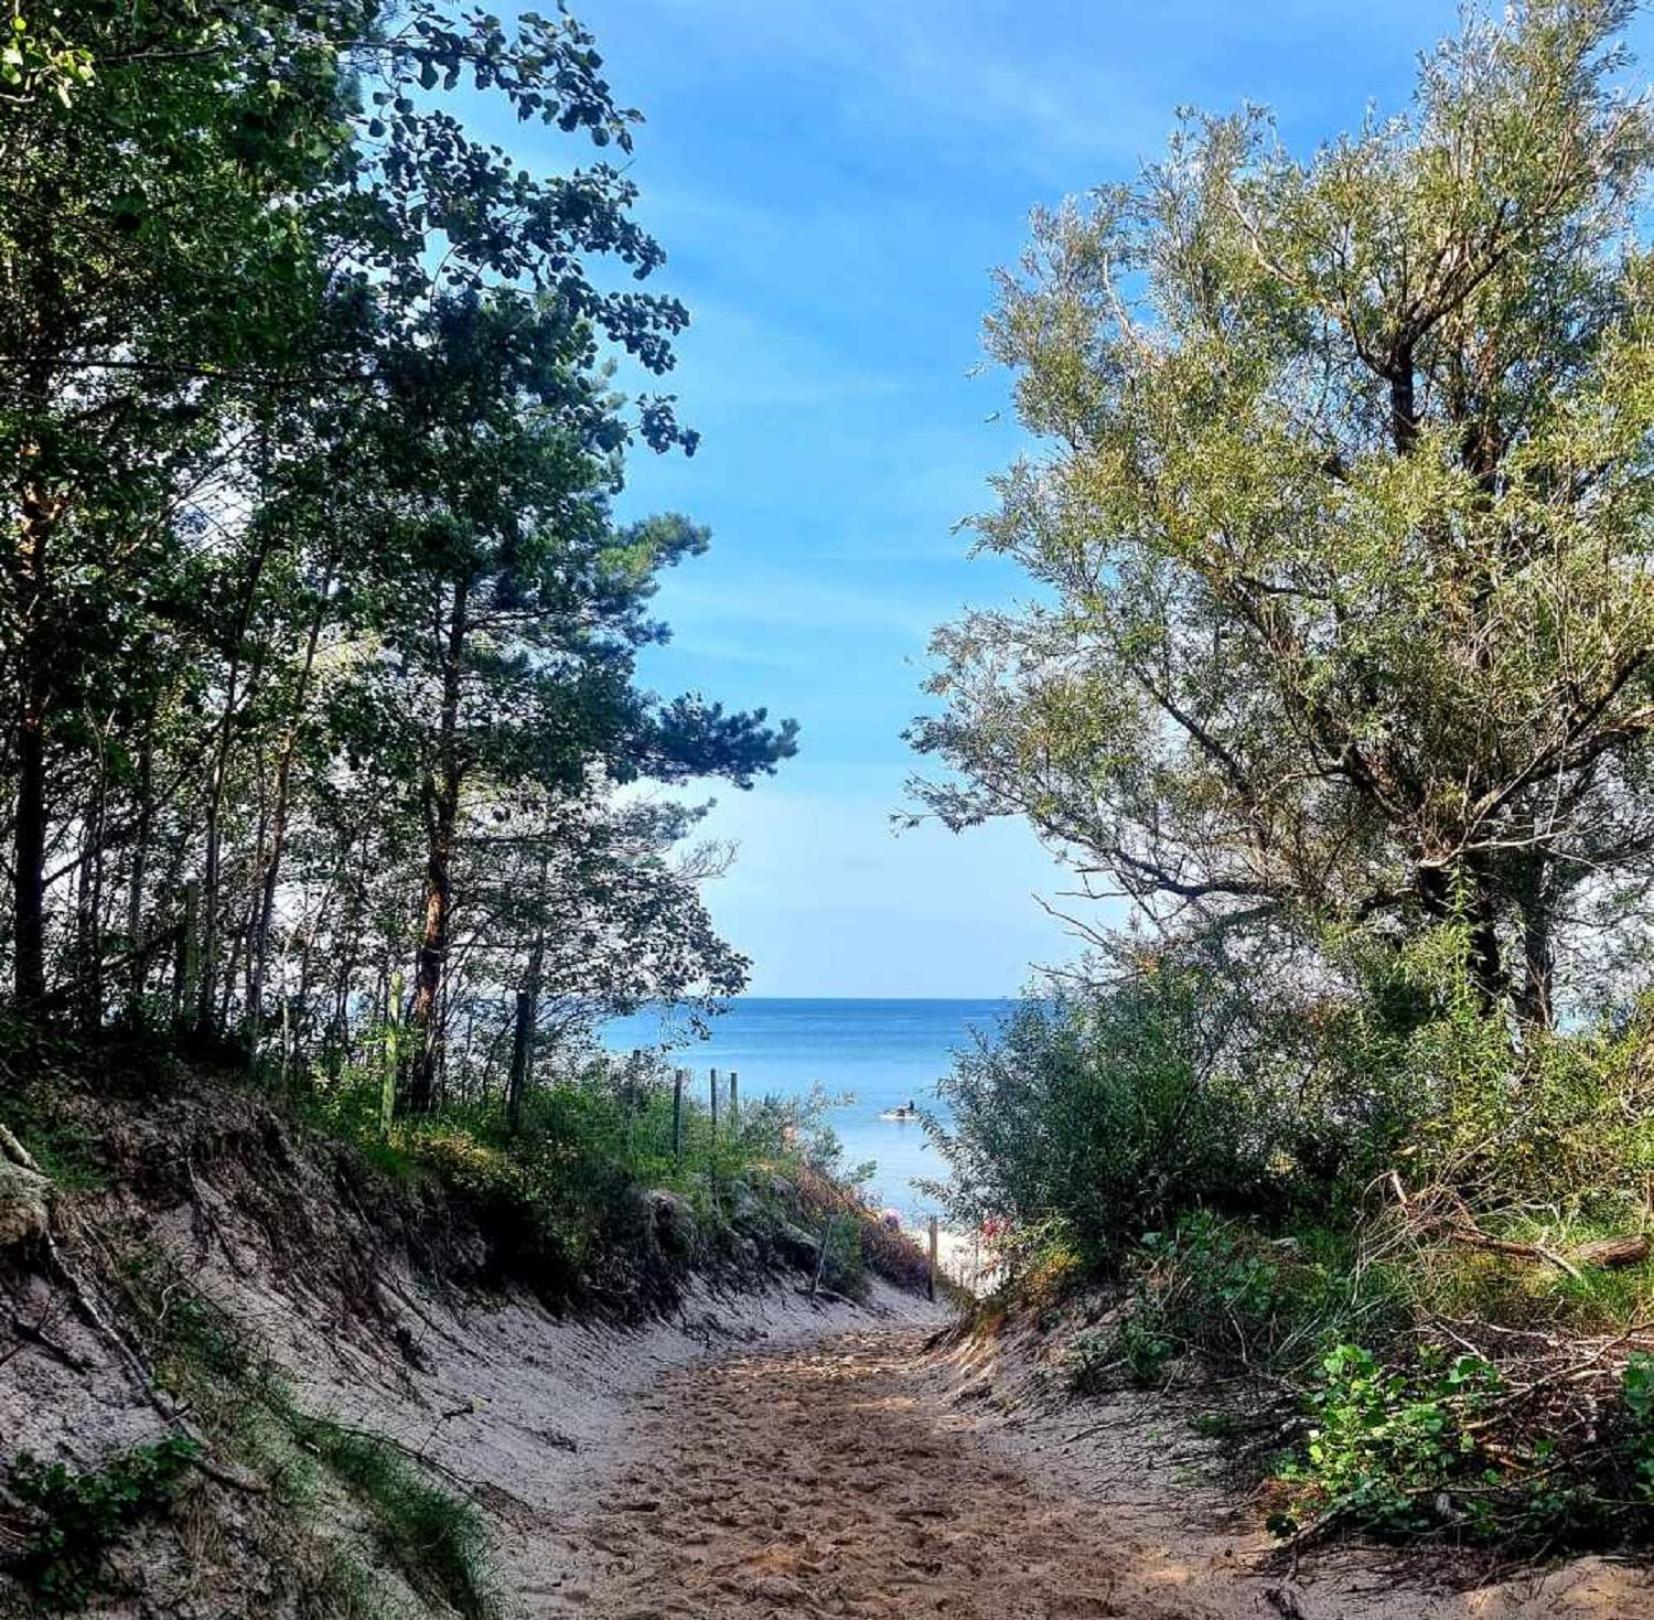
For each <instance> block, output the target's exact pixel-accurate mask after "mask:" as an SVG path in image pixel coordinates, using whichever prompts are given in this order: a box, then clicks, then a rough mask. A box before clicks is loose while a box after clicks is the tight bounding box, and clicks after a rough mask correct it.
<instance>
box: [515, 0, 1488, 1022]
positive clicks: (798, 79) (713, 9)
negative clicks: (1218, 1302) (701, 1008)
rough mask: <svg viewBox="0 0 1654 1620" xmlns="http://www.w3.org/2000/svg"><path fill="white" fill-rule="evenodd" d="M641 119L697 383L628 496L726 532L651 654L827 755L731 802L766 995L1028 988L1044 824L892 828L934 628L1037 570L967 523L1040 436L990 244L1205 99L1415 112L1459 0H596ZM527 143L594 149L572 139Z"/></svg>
mask: <svg viewBox="0 0 1654 1620" xmlns="http://www.w3.org/2000/svg"><path fill="white" fill-rule="evenodd" d="M578 10H579V13H580V15H581V16H582V17H583V18H584V19H585V20H586V21H587V22H588V23H589V24H590V25H591V26H592V27H593V28H594V29H595V31H596V32H597V35H598V38H599V42H600V46H601V48H602V50H603V53H604V55H605V58H606V60H607V64H608V71H609V74H610V78H611V81H612V83H613V84H614V86H615V89H616V92H617V94H618V95H619V97H620V98H621V100H622V101H624V102H626V103H628V104H630V105H634V106H637V107H640V108H641V109H642V110H643V111H644V113H645V115H646V118H647V122H646V124H645V125H644V126H643V128H642V129H641V130H640V131H639V134H638V145H637V152H636V156H635V160H634V162H633V165H632V172H633V174H634V176H635V178H636V179H637V181H638V182H639V184H640V186H641V187H642V192H643V196H642V201H641V204H640V207H639V211H638V212H639V218H640V219H641V220H642V222H643V223H644V224H645V225H646V226H647V227H648V228H649V229H651V230H652V231H653V232H654V234H655V235H656V236H657V237H658V238H659V239H660V240H661V241H662V243H663V244H664V246H665V247H666V249H667V252H668V254H669V259H670V262H669V264H668V267H667V269H666V271H665V272H663V274H662V276H661V278H660V283H659V284H660V285H662V286H663V287H666V288H669V289H670V290H671V291H673V292H675V293H677V294H678V295H679V296H681V297H682V298H683V299H684V300H685V301H686V302H687V303H688V305H689V306H690V309H691V311H692V313H693V316H694V326H693V328H692V330H691V331H690V332H689V333H688V334H687V335H686V336H685V337H684V339H683V340H682V343H681V345H680V350H679V355H680V363H679V368H678V373H677V376H676V378H675V380H674V387H675V388H676V390H677V391H678V393H679V395H680V398H681V401H682V414H683V415H684V417H685V418H686V419H687V420H688V421H689V422H691V423H692V424H693V425H694V426H696V427H697V428H699V429H700V430H701V432H702V433H703V435H704V444H703V447H702V449H701V451H700V453H699V454H697V455H696V456H695V457H694V458H693V459H692V460H685V459H683V458H681V457H675V458H667V459H657V458H652V457H649V456H647V455H640V456H639V457H638V458H637V460H636V462H635V465H634V468H633V471H632V476H631V489H630V491H629V493H628V495H627V497H626V506H627V509H628V511H630V512H643V511H648V510H656V509H663V508H674V509H678V510H682V511H685V512H687V513H689V514H691V515H692V516H694V517H695V518H696V519H697V520H699V521H701V522H705V523H707V524H709V525H710V526H711V528H712V530H713V545H712V550H711V552H710V553H709V554H708V555H707V556H706V557H703V558H700V559H698V560H696V561H694V562H693V563H691V564H689V565H688V566H686V567H685V568H684V569H683V570H682V571H681V572H680V573H679V574H678V575H676V576H675V577H673V578H672V579H671V580H670V581H669V582H668V584H667V586H666V588H665V590H664V591H663V592H662V595H661V598H660V607H661V611H662V614H663V616H664V617H665V618H667V619H668V620H669V621H670V622H671V623H672V625H673V626H674V628H675V632H676V633H675V639H674V641H673V643H672V645H671V646H670V647H669V648H666V649H663V650H661V651H659V652H658V653H654V654H651V656H650V658H649V660H648V662H647V664H646V666H645V676H646V678H647V679H648V680H649V682H650V683H651V684H653V685H655V686H657V687H658V688H660V689H662V690H666V691H679V690H689V689H698V690H702V691H705V692H706V693H708V694H709V695H713V696H718V697H721V698H724V699H726V700H727V701H729V702H732V703H734V704H738V705H741V706H751V705H757V704H764V705H767V706H768V707H769V708H770V710H771V712H772V713H774V714H779V715H791V716H794V717H796V718H797V719H798V721H799V722H800V724H801V726H802V739H801V742H802V746H801V752H800V755H799V757H798V758H797V759H796V760H794V761H792V762H791V763H790V764H788V765H787V766H786V767H784V768H783V770H782V772H781V773H780V774H779V775H778V776H777V777H775V778H773V779H771V780H769V781H767V782H764V783H761V784H760V785H759V786H758V787H757V788H756V789H755V790H754V791H753V792H751V793H749V794H742V793H737V792H734V791H733V790H728V789H724V790H722V791H721V792H720V793H719V800H720V803H719V807H718V809H717V811H716V812H715V814H714V818H713V820H712V822H711V824H710V829H711V830H712V831H714V832H716V833H717V834H719V835H720V836H726V837H732V838H735V839H738V840H739V841H740V844H741V855H740V859H739V861H738V864H737V865H736V867H735V869H734V870H733V872H732V873H731V874H730V875H729V876H728V877H726V878H724V879H723V880H721V881H720V882H719V883H717V884H716V885H714V886H713V887H712V888H711V889H710V890H709V900H710V903H711V905H712V908H713V912H714V915H715V917H716V918H717V920H718V922H719V924H720V926H721V927H722V929H723V930H724V932H725V933H726V934H727V935H728V936H729V937H730V938H731V939H732V940H733V941H734V942H735V943H736V944H737V945H738V946H739V947H740V948H741V949H743V950H745V951H746V952H747V953H748V954H749V955H751V956H752V958H753V960H754V978H753V985H752V989H753V991H754V993H756V994H765V995H846V996H850V995H909V996H926V995H936V996H945V995H959V996H969V995H984V996H988V995H1001V994H1011V993H1014V992H1015V991H1016V990H1017V989H1018V988H1019V986H1020V985H1021V984H1022V983H1023V982H1024V980H1025V978H1026V976H1027V969H1028V965H1029V963H1030V962H1053V961H1060V960H1062V959H1064V958H1065V957H1067V956H1069V955H1071V954H1073V951H1074V948H1075V947H1074V945H1073V942H1072V941H1071V940H1070V939H1068V938H1067V937H1066V936H1065V933H1064V931H1063V929H1062V928H1061V927H1060V926H1059V925H1058V924H1057V923H1055V922H1054V921H1052V920H1051V918H1050V917H1049V916H1048V915H1047V914H1046V913H1045V912H1044V911H1043V910H1042V909H1041V908H1040V906H1039V904H1038V902H1037V900H1036V899H1035V896H1036V895H1044V896H1046V897H1047V898H1053V897H1055V896H1056V895H1057V894H1058V892H1059V891H1060V890H1061V889H1062V888H1063V887H1065V884H1064V880H1063V877H1062V874H1061V873H1060V872H1059V871H1058V870H1057V868H1056V867H1055V866H1054V865H1053V863H1052V862H1051V861H1050V860H1049V859H1048V858H1047V857H1046V855H1045V854H1044V853H1043V852H1042V851H1041V850H1040V849H1039V848H1038V846H1037V844H1036V843H1035V841H1034V840H1033V838H1032V837H1031V835H1029V834H1028V833H1027V832H1026V831H1025V830H1023V829H1022V828H1020V827H1016V826H1009V825H1007V826H1001V827H993V828H988V829H983V830H980V831H977V832H974V833H968V834H965V835H963V836H962V837H959V838H955V837H952V836H950V835H948V834H946V833H944V832H943V831H941V830H940V829H937V828H934V827H933V828H924V829H920V830H919V831H917V832H913V833H904V834H902V835H900V836H897V835H895V834H893V833H892V831H891V827H890V817H891V814H892V812H893V811H895V810H897V809H899V808H900V806H901V804H902V784H903V781H904V779H905V778H906V777H907V776H908V775H909V774H910V773H911V771H912V769H913V761H912V759H911V758H910V756H909V755H908V753H907V751H906V749H905V747H904V745H903V743H902V740H901V732H902V729H903V727H904V726H905V725H906V724H907V723H908V722H909V720H910V719H911V718H912V716H913V715H914V714H915V713H916V712H917V711H918V710H919V708H920V707H921V706H922V703H923V698H922V694H921V693H920V691H919V685H920V682H921V680H922V678H923V674H924V669H925V663H926V660H925V643H926V638H927V635H928V632H929V630H930V628H931V627H932V626H933V625H934V624H935V623H936V622H938V621H939V620H942V619H945V618H948V617H951V616H952V615H954V614H955V613H956V612H957V611H958V610H959V609H960V607H961V606H962V605H964V604H966V603H987V602H996V601H1004V600H1006V599H1008V598H1011V597H1014V596H1015V594H1016V592H1017V590H1018V582H1017V580H1016V578H1015V577H1014V575H1013V574H1012V573H1011V572H1010V571H1008V570H1007V569H1006V568H1005V567H1004V566H1003V565H1002V564H998V563H995V562H990V561H981V560H979V561H968V560H967V559H966V551H967V547H968V540H967V538H966V537H964V536H962V535H960V534H959V533H957V532H956V525H957V523H958V522H959V520H960V519H961V518H963V517H965V516H966V515H967V514H969V513H971V512H973V511H976V510H978V509H980V508H981V507H982V506H983V505H984V504H985V503H986V500H987V492H986V489H985V480H986V478H987V477H988V475H989V474H990V473H992V472H993V471H994V470H996V469H997V468H1000V467H1002V466H1003V465H1005V464H1006V463H1007V462H1008V461H1009V460H1010V459H1011V458H1012V456H1013V455H1014V454H1015V453H1016V450H1017V448H1018V438H1017V430H1016V428H1015V425H1014V423H1013V422H1011V421H1010V420H1009V419H1008V417H1006V416H1005V415H1004V414H1002V407H1003V405H1004V403H1005V394H1006V388H1005V380H1004V378H1003V377H1001V376H998V375H991V374H990V375H976V376H973V375H972V371H973V368H975V367H976V365H977V362H978V361H979V359H980V354H981V351H980V340H979V333H980V327H981V320H982V316H983V314H984V313H985V311H986V309H987V307H988V305H989V302H990V300H991V287H990V273H991V271H992V269H993V267H995V266H997V265H1001V264H1004V263H1007V262H1009V261H1011V260H1012V259H1014V258H1015V256H1016V255H1017V253H1018V252H1019V250H1020V248H1021V246H1022V244H1023V241H1024V237H1025V224H1026V220H1027V217H1028V213H1029V210H1030V209H1031V208H1032V207H1033V206H1035V205H1036V204H1042V203H1044V204H1050V203H1055V202H1057V201H1059V200H1061V199H1062V198H1063V197H1064V196H1066V195H1070V194H1075V193H1080V192H1083V191H1085V190H1086V189H1087V188H1088V187H1090V186H1093V185H1096V184H1098V183H1099V182H1102V181H1106V180H1114V179H1120V178H1125V177H1127V176H1129V175H1130V174H1131V173H1133V172H1134V171H1135V170H1136V168H1137V167H1138V166H1139V165H1140V164H1141V163H1142V162H1143V161H1145V160H1148V159H1152V158H1154V157H1155V156H1157V155H1159V153H1160V152H1161V151H1162V149H1163V147H1164V143H1165V139H1166V136H1167V134H1168V132H1169V130H1170V128H1171V125H1172V122H1173V113H1174V109H1175V108H1176V107H1177V106H1178V105H1180V104H1195V105H1200V106H1205V107H1209V108H1214V109H1228V108H1232V107H1234V106H1236V105H1238V104H1239V103H1241V102H1242V101H1247V100H1250V101H1255V102H1262V103H1265V104H1267V105H1270V106H1272V107H1273V108H1274V109H1275V110H1276V112H1277V114H1278V117H1279V120H1280V124H1281V128H1282V130H1283V133H1284V135H1285V136H1286V138H1287V140H1288V141H1289V142H1290V143H1291V144H1292V145H1293V146H1294V147H1297V148H1300V149H1308V148H1310V147H1312V146H1313V145H1314V143H1315V142H1316V141H1317V140H1319V139H1321V138H1323V137H1326V136H1329V135H1332V134H1335V133H1336V132H1338V131H1339V130H1340V129H1343V128H1347V127H1349V126H1350V125H1352V124H1353V123H1355V122H1357V121H1358V120H1359V118H1360V116H1361V113H1362V109H1363V107H1364V106H1365V105H1366V103H1367V102H1368V101H1370V100H1372V101H1376V102H1377V103H1378V104H1379V106H1380V107H1382V108H1391V109H1393V108H1395V107H1397V106H1399V105H1400V103H1401V102H1402V100H1403V99H1404V98H1405V96H1406V94H1407V92H1408V87H1409V85H1410V82H1411V78H1412V72H1413V66H1414V59H1415V55H1416V52H1417V51H1418V50H1419V49H1420V48H1421V47H1423V46H1425V45H1427V44H1428V43H1430V42H1431V41H1432V40H1434V39H1435V38H1436V37H1437V36H1439V35H1440V34H1442V33H1444V32H1448V31H1450V30H1451V29H1452V28H1453V27H1454V24H1455V17H1456V10H1455V7H1454V6H1453V5H1452V4H1449V3H1445V0H1382V3H1379V4H1373V3H1371V0H1366V3H1354V0H1254V3H1251V4H1245V5H1242V4H1237V3H1235V0H1228V3H1222V0H1172V3H1161V4H1158V5H1150V6H1144V5H1135V4H1123V3H1119V0H1092V3H1089V4H1086V3H1082V0H1069V3H1067V4H1061V3H1056V0H1022V3H1020V4H1019V3H1014V0H1006V3H999V0H995V3H980V0H954V3H949V4H944V3H941V0H584V4H580V5H579V6H578ZM512 139H513V142H514V144H515V145H516V146H517V148H518V150H519V151H520V152H521V154H522V155H523V156H524V157H525V158H529V159H539V160H540V161H543V162H545V163H547V164H554V163H567V162H568V161H569V147H568V143H567V142H566V141H562V140H559V139H558V138H557V137H555V136H554V135H544V134H528V133H518V134H514V135H513V137H512Z"/></svg>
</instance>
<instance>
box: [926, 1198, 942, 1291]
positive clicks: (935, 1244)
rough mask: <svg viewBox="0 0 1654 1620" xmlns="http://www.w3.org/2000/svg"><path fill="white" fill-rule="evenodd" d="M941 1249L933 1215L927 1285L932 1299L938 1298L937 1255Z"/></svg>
mask: <svg viewBox="0 0 1654 1620" xmlns="http://www.w3.org/2000/svg"><path fill="white" fill-rule="evenodd" d="M940 1249H941V1242H940V1235H939V1232H938V1229H937V1225H936V1217H935V1216H934V1215H932V1216H931V1218H930V1276H929V1278H928V1279H927V1281H926V1287H925V1294H926V1296H927V1297H928V1298H930V1299H935V1298H936V1256H937V1254H938V1252H939V1251H940Z"/></svg>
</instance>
